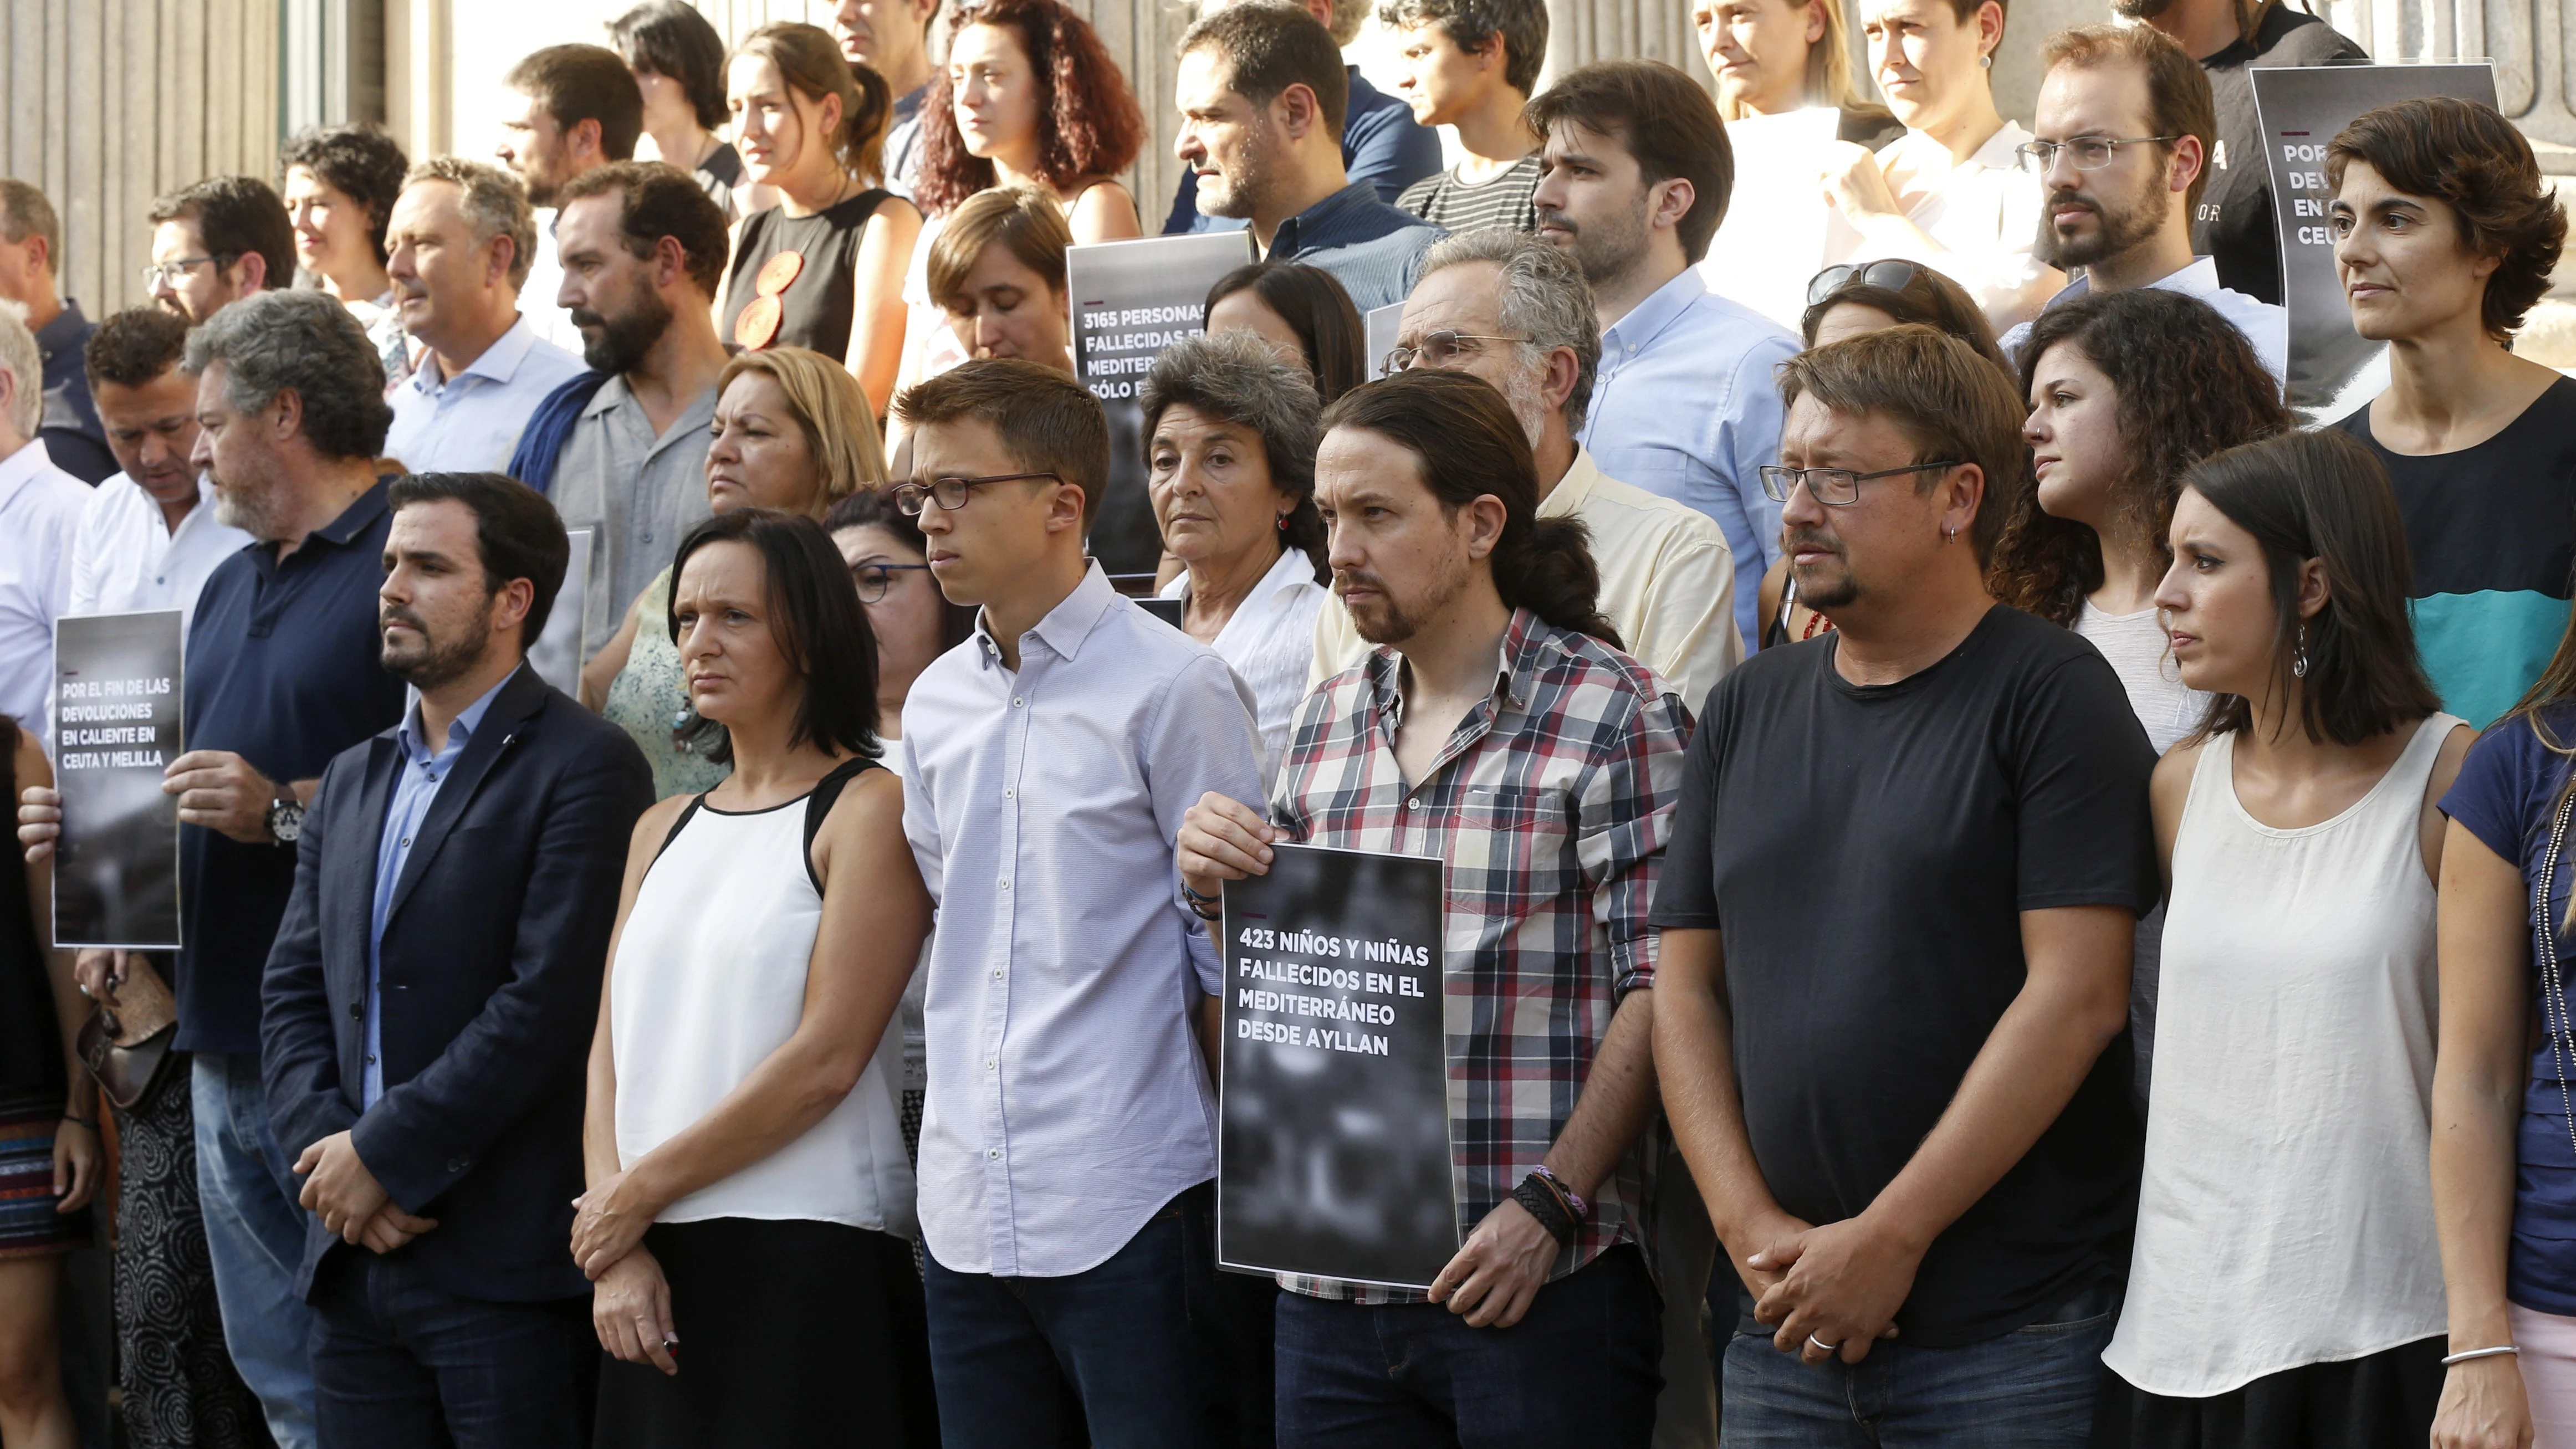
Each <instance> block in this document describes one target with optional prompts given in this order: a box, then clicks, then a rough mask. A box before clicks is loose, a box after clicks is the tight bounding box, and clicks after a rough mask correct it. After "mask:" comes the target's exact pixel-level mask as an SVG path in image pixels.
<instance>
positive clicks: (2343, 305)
mask: <svg viewBox="0 0 2576 1449" xmlns="http://www.w3.org/2000/svg"><path fill="white" fill-rule="evenodd" d="M2247 75H2248V76H2250V77H2251V78H2252V80H2253V82H2254V114H2255V120H2256V124H2257V125H2259V126H2260V127H2261V132H2262V137H2263V154H2264V156H2265V157H2266V158H2267V160H2268V161H2269V163H2270V165H2271V170H2272V216H2273V224H2274V225H2276V226H2278V227H2279V228H2280V230H2281V299H2282V304H2283V306H2284V307H2286V308H2287V309H2288V311H2289V314H2290V379H2289V383H2290V386H2289V403H2290V406H2291V407H2293V408H2295V409H2297V410H2298V412H2299V414H2300V416H2301V417H2302V418H2304V419H2305V420H2306V421H2308V422H2309V423H2312V424H2315V423H2330V422H2333V421H2334V420H2335V419H2337V418H2340V417H2342V416H2344V415H2345V414H2347V413H2349V412H2351V411H2352V410H2353V409H2355V408H2357V407H2360V406H2361V405H2362V404H2364V403H2366V402H2369V401H2370V400H2371V399H2372V398H2374V397H2376V396H2378V395H2379V394H2380V393H2382V392H2384V391H2386V390H2387V388H2388V345H2387V344H2386V343H2384V342H2372V341H2370V340H2368V339H2366V338H2364V337H2363V336H2361V334H2359V333H2357V332H2355V331H2353V330H2352V308H2351V306H2350V305H2349V304H2348V303H2347V302H2346V301H2345V299H2344V294H2343V279H2342V278H2340V277H2338V276H2337V275H2336V274H2335V259H2334V242H2335V238H2334V227H2333V218H2332V214H2331V213H2332V209H2333V203H2334V190H2333V188H2332V186H2330V185H2329V184H2328V183H2327V181H2326V146H2327V144H2328V143H2329V142H2331V141H2333V140H2334V138H2335V133H2336V132H2338V131H2341V130H2342V129H2343V128H2344V127H2345V126H2347V125H2350V124H2351V123H2352V121H2353V119H2354V118H2355V117H2357V116H2359V115H2361V114H2362V113H2363V112H2365V111H2373V110H2377V109H2378V108H2379V107H2381V106H2385V105H2390V104H2393V103H2395V102H2397V101H2404V100H2412V99H2414V98H2416V97H2418V96H2458V97H2461V98H2463V99H2465V100H2472V101H2477V102H2480V103H2482V104H2485V105H2489V106H2492V105H2494V104H2495V103H2496V86H2495V67H2494V65H2493V64H2492V63H2489V62H2486V61H2477V62H2472V63H2465V64H2456V65H2320V66H2256V67H2254V68H2253V69H2252V70H2250V71H2248V72H2247Z"/></svg>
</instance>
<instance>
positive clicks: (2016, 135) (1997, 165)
mask: <svg viewBox="0 0 2576 1449" xmlns="http://www.w3.org/2000/svg"><path fill="white" fill-rule="evenodd" d="M2030 139H2031V134H2030V132H2028V131H2025V130H2023V129H2022V128H2021V127H2019V126H2017V125H2014V124H2013V123H2012V122H2010V121H2006V122H2004V124H2003V128H2002V129H2001V130H1998V131H1996V132H1995V133H1994V134H1993V135H1991V136H1988V137H1987V138H1986V144H1984V145H1982V146H1979V147H1978V148H1977V149H1976V152H1975V154H1973V155H1971V156H1970V157H1969V158H1968V164H1969V165H1971V166H1983V167H1985V168H1986V169H1987V170H1989V171H2010V170H2012V169H2014V168H2015V167H2017V166H2019V165H2021V158H2020V157H2018V156H2016V155H2014V154H2013V149H2014V148H2015V147H2017V146H2019V145H2021V143H2023V142H2024V141H2027V140H2030Z"/></svg>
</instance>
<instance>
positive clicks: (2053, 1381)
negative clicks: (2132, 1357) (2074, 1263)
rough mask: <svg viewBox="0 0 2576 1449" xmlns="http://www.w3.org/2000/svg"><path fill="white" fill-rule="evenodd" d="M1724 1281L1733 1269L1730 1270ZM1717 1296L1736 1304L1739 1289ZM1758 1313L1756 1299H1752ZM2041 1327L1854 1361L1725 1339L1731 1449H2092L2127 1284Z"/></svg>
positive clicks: (1889, 1346)
mask: <svg viewBox="0 0 2576 1449" xmlns="http://www.w3.org/2000/svg"><path fill="white" fill-rule="evenodd" d="M1720 1273H1721V1280H1720V1281H1721V1283H1725V1284H1727V1285H1728V1286H1732V1283H1731V1278H1732V1275H1729V1274H1725V1272H1724V1270H1723V1269H1721V1270H1720ZM1718 1301H1719V1303H1720V1304H1722V1305H1724V1306H1726V1307H1728V1308H1733V1307H1735V1306H1736V1304H1737V1303H1738V1302H1740V1301H1741V1299H1740V1294H1726V1295H1724V1296H1722V1297H1721V1298H1720V1299H1719V1300H1718ZM1747 1307H1748V1310H1749V1305H1747ZM2044 1317H2045V1318H2046V1320H2047V1321H2045V1322H2041V1323H2034V1324H2031V1325H2030V1326H2029V1327H2027V1328H2022V1329H2017V1330H2015V1331H2014V1332H2011V1333H2007V1334H2004V1335H2003V1336H2001V1337H1999V1338H1990V1339H1987V1340H1986V1341H1984V1342H1983V1343H1972V1344H1968V1345H1967V1346H1965V1347H1962V1348H1923V1347H1920V1346H1918V1345H1910V1344H1907V1343H1905V1342H1903V1341H1902V1340H1891V1341H1888V1342H1884V1343H1880V1344H1878V1345H1877V1346H1876V1347H1874V1348H1872V1349H1871V1350H1870V1351H1869V1357H1867V1358H1865V1359H1862V1360H1861V1361H1860V1362H1859V1363H1856V1364H1846V1363H1844V1362H1843V1361H1842V1360H1841V1359H1838V1358H1837V1359H1829V1360H1827V1361H1826V1362H1824V1363H1821V1364H1807V1363H1802V1362H1800V1361H1799V1358H1798V1356H1797V1355H1796V1354H1794V1353H1782V1352H1781V1351H1780V1350H1778V1349H1776V1348H1774V1347H1772V1346H1771V1332H1770V1330H1768V1329H1763V1330H1761V1331H1759V1332H1748V1331H1742V1327H1743V1325H1742V1324H1741V1323H1739V1331H1738V1332H1737V1333H1736V1335H1735V1337H1734V1339H1733V1341H1732V1342H1730V1343H1728V1344H1727V1346H1726V1357H1725V1367H1724V1374H1725V1386H1724V1392H1723V1393H1722V1394H1721V1395H1720V1401H1721V1403H1722V1405H1723V1407H1722V1408H1721V1410H1720V1414H1719V1417H1720V1420H1721V1423H1722V1427H1721V1429H1720V1431H1719V1437H1718V1443H1719V1445H1720V1446H1721V1449H1916V1446H1920V1449H2084V1446H2086V1445H2087V1444H2089V1443H2090V1442H2091V1441H2092V1437H2093V1413H2094V1408H2095V1405H2096V1404H2097V1403H2098V1401H2099V1400H2100V1398H2101V1393H2102V1376H2103V1375H2104V1374H2105V1373H2108V1372H2109V1370H2107V1369H2105V1368H2103V1367H2102V1350H2103V1349H2104V1348H2106V1347H2108V1346H2109V1344H2110V1342H2111V1329H2112V1327H2113V1326H2114V1325H2115V1324H2117V1323H2118V1322H2119V1318H2120V1292H2119V1289H2118V1288H2116V1287H2114V1286H2112V1285H2110V1284H2104V1285H2102V1286H2101V1287H2098V1288H2091V1289H2087V1290H2086V1291H2084V1292H2083V1293H2080V1294H2078V1295H2076V1297H2074V1298H2073V1299H2071V1300H2069V1301H2068V1302H2067V1303H2065V1304H2064V1305H2062V1306H2061V1307H2060V1308H2059V1309H2058V1310H2057V1311H2055V1312H2053V1313H2049V1314H2047V1315H2044Z"/></svg>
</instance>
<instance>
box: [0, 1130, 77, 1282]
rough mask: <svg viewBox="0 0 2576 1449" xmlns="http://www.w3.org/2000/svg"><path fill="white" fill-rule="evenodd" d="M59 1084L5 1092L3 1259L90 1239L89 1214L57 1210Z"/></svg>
mask: <svg viewBox="0 0 2576 1449" xmlns="http://www.w3.org/2000/svg"><path fill="white" fill-rule="evenodd" d="M62 1120H63V1094H62V1092H61V1091H60V1090H59V1089H52V1090H40V1091H33V1092H27V1091H16V1090H11V1091H5V1092H0V1259H8V1258H41V1257H45V1256H48V1255H50V1254H54V1253H68V1252H70V1251H71V1250H72V1249H74V1248H77V1247H80V1246H81V1245H83V1244H85V1243H87V1242H88V1241H89V1214H88V1213H85V1212H78V1213H58V1212H56V1211H54V1205H55V1204H56V1203H59V1202H61V1201H62V1197H61V1195H60V1194H58V1193H56V1192H55V1191H54V1129H55V1128H56V1127H57V1126H59V1125H61V1123H62Z"/></svg>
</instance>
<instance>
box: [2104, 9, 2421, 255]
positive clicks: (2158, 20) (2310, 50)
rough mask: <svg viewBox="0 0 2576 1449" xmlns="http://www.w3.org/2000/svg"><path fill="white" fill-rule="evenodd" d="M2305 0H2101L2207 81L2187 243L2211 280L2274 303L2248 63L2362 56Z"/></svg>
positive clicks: (2268, 217)
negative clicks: (2212, 268)
mask: <svg viewBox="0 0 2576 1449" xmlns="http://www.w3.org/2000/svg"><path fill="white" fill-rule="evenodd" d="M2308 3H2309V0H2301V3H2300V4H2299V5H2296V6H2293V5H2290V4H2288V3H2285V0H2111V12H2112V13H2113V14H2115V15H2117V16H2119V17H2120V18H2121V19H2123V20H2135V21H2142V22H2144V23H2145V24H2147V25H2150V26H2153V27H2154V28H2156V29H2157V30H2160V31H2162V32H2163V33H2165V34H2167V35H2170V36H2172V37H2173V38H2174V40H2175V41H2176V42H2178V43H2179V44H2180V45H2181V46H2182V49H2183V53H2184V54H2185V55H2188V56H2191V57H2192V58H2193V60H2194V61H2195V62H2196V63H2197V64H2198V65H2199V66H2200V68H2201V70H2202V72H2203V73H2205V74H2206V75H2207V76H2208V77H2209V88H2210V92H2211V95H2212V98H2213V100H2214V101H2215V102H2216V106H2217V113H2218V139H2217V142H2216V144H2215V145H2213V146H2212V147H2211V148H2210V152H2209V173H2210V185H2209V190H2208V192H2207V194H2205V195H2203V196H2202V197H2201V198H2200V200H2199V202H2198V203H2197V204H2196V205H2195V206H2194V207H2193V208H2192V215H2191V249H2192V250H2193V251H2195V252H2198V253H2200V254H2201V255H2203V256H2207V257H2211V258H2214V259H2216V261H2217V262H2218V281H2219V284H2220V285H2221V286H2227V287H2233V288H2235V289H2236V290H2237V291H2240V292H2243V293H2245V294H2246V295H2248V296H2251V297H2254V298H2256V299H2257V300H2260V301H2264V302H2271V303H2275V304H2277V303H2279V302H2280V300H2281V285H2282V283H2281V235H2280V232H2279V230H2278V228H2277V227H2276V226H2275V225H2274V222H2273V216H2272V172H2271V168H2270V167H2269V166H2268V165H2266V164H2265V162H2264V158H2263V128H2262V126H2261V124H2260V118H2258V117H2257V116H2256V115H2255V114H2254V77H2253V76H2252V74H2250V72H2251V71H2253V69H2254V68H2255V67H2257V66H2263V67H2266V68H2270V67H2275V66H2292V65H2339V64H2343V63H2345V62H2349V61H2356V60H2368V59H2370V52H2368V51H2366V50H2364V49H2362V48H2361V46H2360V45H2358V44H2356V43H2355V42H2354V41H2352V40H2351V39H2349V38H2348V37H2346V36H2345V35H2344V34H2343V33H2342V32H2340V31H2338V30H2336V29H2335V28H2334V27H2333V26H2331V25H2328V24H2326V23H2325V22H2324V21H2323V20H2320V19H2318V18H2317V17H2316V16H2315V15H2313V14H2311V13H2309V11H2308V9H2307V5H2308Z"/></svg>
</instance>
